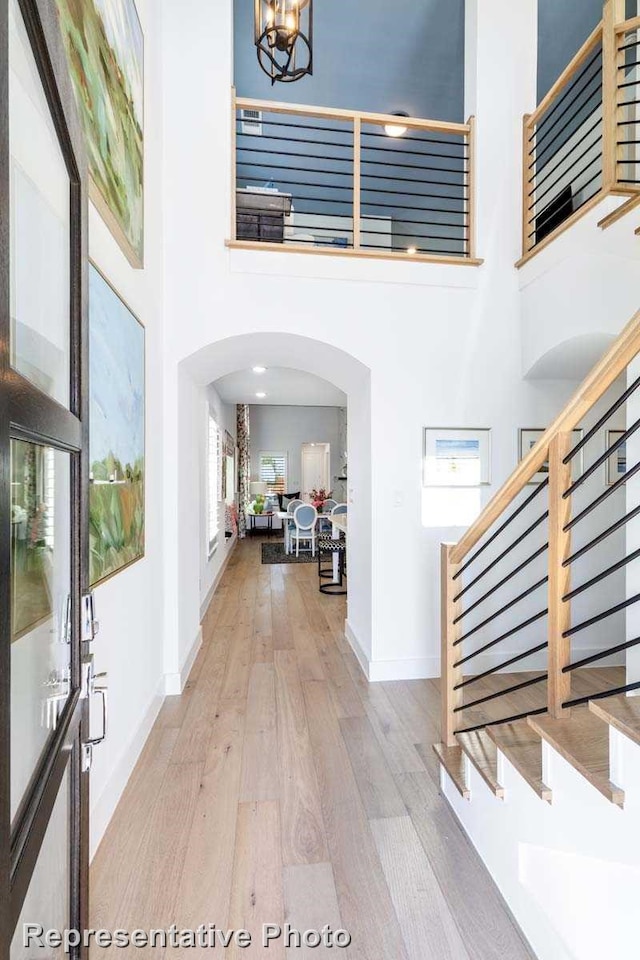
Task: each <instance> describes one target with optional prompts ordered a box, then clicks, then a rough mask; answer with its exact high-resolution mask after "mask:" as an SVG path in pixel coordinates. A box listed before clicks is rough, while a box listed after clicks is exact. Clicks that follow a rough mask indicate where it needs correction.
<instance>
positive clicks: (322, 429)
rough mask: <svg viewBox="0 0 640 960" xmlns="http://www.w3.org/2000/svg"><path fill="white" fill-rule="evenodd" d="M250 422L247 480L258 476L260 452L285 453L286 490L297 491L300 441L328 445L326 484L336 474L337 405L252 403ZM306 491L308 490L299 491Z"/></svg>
mask: <svg viewBox="0 0 640 960" xmlns="http://www.w3.org/2000/svg"><path fill="white" fill-rule="evenodd" d="M250 418H251V419H250V423H251V479H252V480H257V479H258V472H259V466H260V463H259V457H260V453H261V452H263V451H268V450H271V451H278V452H279V453H280V452H282V453H286V454H287V463H288V471H287V490H290V491H292V492H294V491H296V490H301V483H302V480H301V475H302V444H303V443H329V444H331V475H330V477H329V484H330V485H333V478H334V477H335V476H337V475H338V473H339V471H340V470H341V468H342V464H343V460H344V457H343V451H341V450H340V447H339V441H340V419H339V418H340V407H297V406H296V407H293V406H292V407H276V406H272V405H270V404H252V405H251V408H250ZM301 492H303V493H304V492H307V493H308V491H301Z"/></svg>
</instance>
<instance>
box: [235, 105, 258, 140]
mask: <svg viewBox="0 0 640 960" xmlns="http://www.w3.org/2000/svg"><path fill="white" fill-rule="evenodd" d="M240 117H241V119H242V132H243V133H248V134H250V135H251V136H253V137H261V136H262V111H261V110H241V111H240Z"/></svg>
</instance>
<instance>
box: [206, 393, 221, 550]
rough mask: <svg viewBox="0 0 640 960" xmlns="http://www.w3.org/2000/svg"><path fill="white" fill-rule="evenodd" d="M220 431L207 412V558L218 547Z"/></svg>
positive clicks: (212, 417)
mask: <svg viewBox="0 0 640 960" xmlns="http://www.w3.org/2000/svg"><path fill="white" fill-rule="evenodd" d="M220 470H221V459H220V430H219V429H218V424H217V423H216V421H215V418H214V416H213V414H212V413H211V411H209V435H208V443H207V524H208V531H209V537H208V542H209V556H210V557H211V556H213V554H214V553H215V552H216V549H217V547H218V507H219V501H220V496H219V491H220Z"/></svg>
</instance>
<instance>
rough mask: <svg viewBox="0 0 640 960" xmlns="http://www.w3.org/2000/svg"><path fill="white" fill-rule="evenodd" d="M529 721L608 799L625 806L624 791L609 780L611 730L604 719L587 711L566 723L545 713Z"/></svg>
mask: <svg viewBox="0 0 640 960" xmlns="http://www.w3.org/2000/svg"><path fill="white" fill-rule="evenodd" d="M528 722H529V723H530V725H531V726H532V727H533V729H534V730H535V731H536V732H537V733H539V734H540V736H541V737H543V738H544V739H545V740H546V741H547V743H549V744H550V745H551V746H552V747H553V748H554V750H557V751H558V753H559V754H560V756H562V757H564V759H565V760H566V761H567V762H568V763H570V764H571V766H572V767H573V768H574V769H575V770H577V771H578V773H580V774H582V776H583V777H584V778H585V779H586V780H588V781H589V783H591V784H592V786H594V787H595V788H596V790H598V791H599V792H600V793H601V794H602V795H603V796H604V797H606V798H607V800H610V801H611V803H615V804H616V805H617V806H619V807H622V806H623V805H624V790H622V789H621V788H620V787H617V786H616V785H615V784H614V783H612V782H611V780H610V779H609V776H610V767H609V727H608V725H607V724H606V723H605V722H604V721H603V720H600V718H599V717H597V716H595V714H594V713H592V712H591V711H590V710H588V709H586V708H585V709H574V710H572V712H571V715H570V716H569V717H567V719H566V720H565V719H562V720H557V719H555V718H554V717H551V716H549V715H548V714H543V715H541V716H537V717H529V720H528Z"/></svg>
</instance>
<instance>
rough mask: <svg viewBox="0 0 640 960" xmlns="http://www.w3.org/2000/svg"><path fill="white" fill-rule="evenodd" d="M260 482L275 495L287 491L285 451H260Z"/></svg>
mask: <svg viewBox="0 0 640 960" xmlns="http://www.w3.org/2000/svg"><path fill="white" fill-rule="evenodd" d="M259 480H260V482H261V483H266V484H267V490H268V492H269V493H270V494H273V495H274V496H277V494H279V493H286V492H287V455H286V453H261V454H260V474H259Z"/></svg>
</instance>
